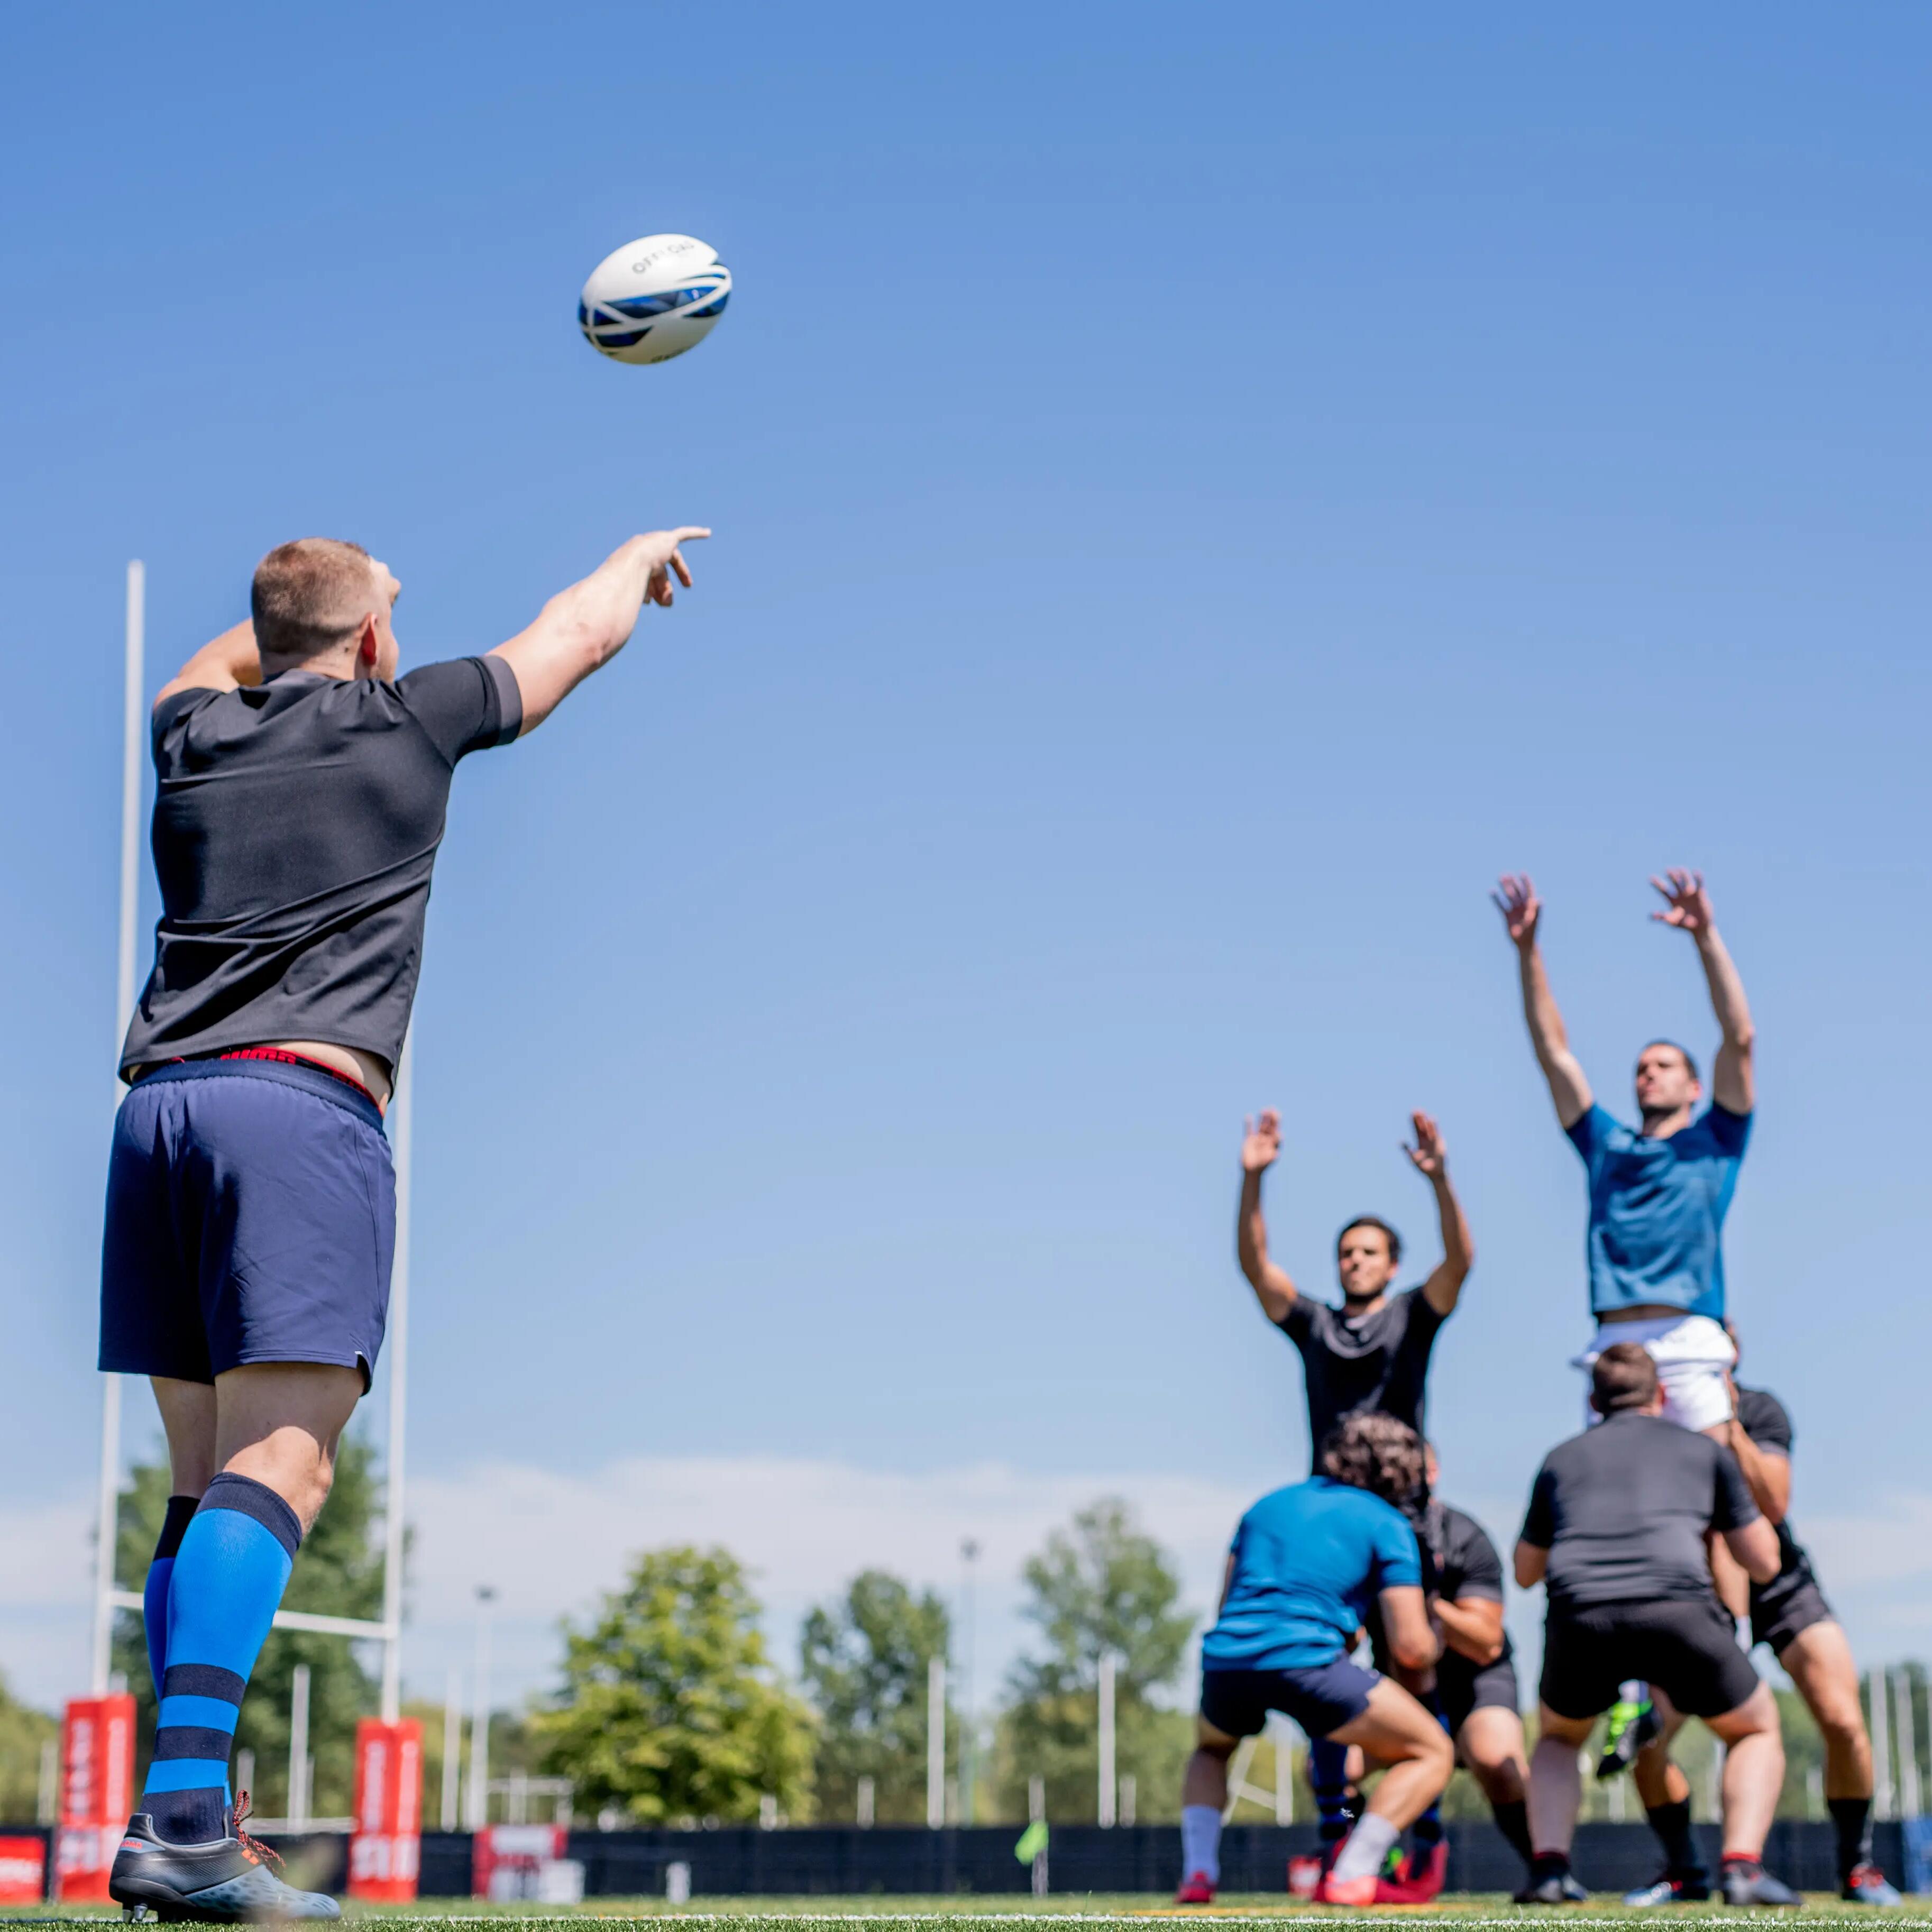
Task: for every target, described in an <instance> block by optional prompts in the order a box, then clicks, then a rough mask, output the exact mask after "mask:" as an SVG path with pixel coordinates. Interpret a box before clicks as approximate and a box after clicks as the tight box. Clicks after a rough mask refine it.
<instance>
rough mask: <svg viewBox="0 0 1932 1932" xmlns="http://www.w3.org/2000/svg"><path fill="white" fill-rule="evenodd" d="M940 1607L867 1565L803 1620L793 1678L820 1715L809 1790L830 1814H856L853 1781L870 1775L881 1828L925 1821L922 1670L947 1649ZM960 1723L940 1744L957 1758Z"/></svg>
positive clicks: (942, 1606) (943, 1608)
mask: <svg viewBox="0 0 1932 1932" xmlns="http://www.w3.org/2000/svg"><path fill="white" fill-rule="evenodd" d="M949 1639H950V1620H949V1619H948V1618H947V1613H946V1606H945V1604H944V1603H942V1602H941V1601H940V1599H939V1598H938V1597H936V1596H935V1595H933V1594H932V1592H931V1591H928V1592H926V1594H925V1595H922V1596H917V1597H916V1596H914V1595H913V1593H912V1592H911V1590H910V1589H909V1588H908V1587H907V1586H906V1585H905V1584H904V1583H901V1581H900V1580H899V1579H898V1577H892V1576H889V1575H888V1574H886V1572H885V1571H883V1570H867V1571H862V1573H861V1574H859V1575H858V1576H856V1577H853V1580H852V1582H851V1583H850V1586H849V1587H848V1588H847V1590H846V1592H845V1594H844V1595H843V1596H842V1597H841V1598H838V1599H836V1600H835V1601H833V1602H832V1603H830V1604H821V1605H820V1607H818V1608H817V1609H815V1610H812V1611H811V1613H809V1614H808V1616H806V1618H805V1628H804V1631H803V1633H802V1635H801V1637H800V1638H799V1653H800V1659H801V1663H800V1675H801V1676H802V1678H803V1679H804V1682H805V1692H806V1694H807V1695H808V1697H810V1698H811V1702H812V1703H813V1705H814V1707H815V1708H816V1709H817V1712H818V1718H819V1725H820V1729H819V1733H818V1751H817V1763H816V1770H817V1776H816V1797H817V1809H818V1814H819V1816H820V1817H821V1818H825V1819H829V1820H846V1819H850V1818H852V1817H856V1815H857V1806H858V1790H859V1779H860V1778H871V1780H872V1782H873V1803H874V1812H873V1815H874V1817H875V1818H876V1819H877V1820H878V1822H879V1823H880V1824H882V1825H886V1824H891V1825H914V1824H923V1823H925V1822H926V1673H927V1671H928V1670H929V1667H930V1666H931V1664H932V1660H933V1659H934V1658H935V1657H938V1658H944V1656H945V1655H946V1654H947V1644H948V1642H949ZM958 1739H959V1727H958V1725H957V1724H954V1723H951V1722H949V1723H948V1724H947V1745H948V1748H949V1750H950V1751H952V1752H953V1754H954V1756H955V1757H956V1756H957V1752H958Z"/></svg>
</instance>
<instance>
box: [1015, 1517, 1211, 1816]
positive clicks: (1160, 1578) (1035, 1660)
mask: <svg viewBox="0 0 1932 1932" xmlns="http://www.w3.org/2000/svg"><path fill="white" fill-rule="evenodd" d="M1023 1574H1024V1576H1025V1582H1026V1587H1027V1590H1028V1595H1029V1596H1030V1598H1031V1601H1030V1602H1029V1603H1028V1604H1027V1606H1026V1607H1025V1613H1024V1614H1025V1616H1027V1617H1028V1619H1030V1620H1031V1622H1034V1624H1036V1625H1038V1627H1039V1629H1040V1634H1041V1637H1042V1638H1043V1640H1044V1642H1043V1647H1042V1649H1040V1651H1038V1652H1036V1653H1035V1654H1034V1655H1031V1656H1028V1657H1024V1658H1022V1659H1021V1660H1020V1661H1019V1663H1018V1664H1016V1665H1015V1667H1014V1668H1013V1673H1012V1674H1011V1676H1010V1678H1009V1679H1008V1680H1007V1688H1008V1690H1009V1691H1010V1695H1011V1700H1012V1701H1011V1703H1010V1705H1009V1706H1008V1708H1007V1710H1006V1712H1004V1715H1002V1717H1001V1721H1000V1727H999V1734H998V1739H997V1742H996V1753H995V1754H996V1762H997V1766H998V1771H997V1777H998V1786H999V1790H1000V1797H1001V1806H1002V1808H1003V1809H1004V1811H1006V1812H1007V1814H1008V1815H1009V1816H1016V1817H1019V1816H1024V1815H1025V1807H1026V1793H1027V1783H1028V1779H1030V1778H1045V1780H1046V1798H1047V1815H1048V1816H1049V1818H1053V1819H1058V1820H1066V1821H1067V1822H1070V1823H1073V1822H1079V1821H1080V1820H1087V1819H1091V1818H1093V1817H1094V1816H1095V1815H1096V1813H1097V1808H1098V1791H1097V1784H1098V1773H1099V1751H1100V1745H1099V1736H1098V1732H1099V1694H1100V1658H1101V1657H1102V1655H1103V1654H1104V1653H1106V1652H1109V1651H1112V1652H1113V1653H1114V1655H1115V1658H1116V1659H1117V1660H1118V1661H1117V1663H1116V1664H1115V1697H1114V1710H1115V1763H1116V1766H1117V1768H1118V1770H1119V1772H1120V1773H1121V1775H1122V1776H1124V1777H1131V1778H1133V1780H1134V1781H1135V1784H1136V1814H1137V1815H1138V1816H1139V1817H1140V1818H1142V1819H1143V1820H1146V1819H1151V1818H1159V1817H1175V1816H1176V1815H1177V1814H1178V1811H1179V1809H1180V1805H1181V1770H1182V1768H1183V1766H1184V1764H1185V1763H1186V1760H1187V1754H1188V1752H1189V1751H1190V1749H1191V1748H1192V1745H1193V1720H1192V1719H1191V1718H1190V1717H1189V1716H1188V1715H1187V1713H1186V1712H1184V1711H1180V1710H1177V1709H1173V1708H1172V1706H1163V1705H1162V1704H1161V1703H1160V1702H1158V1701H1157V1694H1158V1693H1160V1692H1161V1691H1166V1690H1168V1689H1169V1688H1170V1687H1172V1685H1174V1683H1175V1680H1176V1679H1177V1678H1178V1676H1179V1675H1180V1673H1181V1661H1182V1658H1183V1657H1184V1654H1185V1652H1186V1651H1187V1640H1188V1638H1189V1637H1190V1636H1191V1635H1192V1634H1193V1629H1194V1617H1193V1613H1192V1612H1190V1611H1189V1610H1186V1609H1185V1608H1184V1607H1182V1606H1181V1601H1180V1598H1181V1580H1180V1577H1179V1576H1178V1574H1177V1573H1176V1571H1175V1567H1174V1564H1173V1562H1172V1559H1170V1558H1169V1556H1168V1555H1167V1553H1166V1552H1165V1551H1164V1550H1162V1548H1161V1547H1160V1545H1159V1544H1157V1543H1156V1542H1155V1541H1154V1539H1153V1538H1151V1537H1150V1536H1148V1535H1145V1534H1144V1533H1143V1532H1142V1530H1141V1529H1140V1528H1139V1525H1138V1524H1137V1523H1136V1520H1135V1518H1134V1514H1133V1511H1132V1509H1131V1508H1130V1507H1129V1506H1128V1505H1127V1504H1126V1503H1125V1502H1123V1501H1121V1499H1119V1498H1118V1497H1103V1499H1101V1500H1100V1501H1099V1502H1096V1503H1094V1504H1092V1505H1090V1506H1089V1507H1088V1508H1085V1509H1084V1510H1082V1511H1080V1512H1079V1514H1078V1515H1077V1516H1076V1517H1074V1519H1073V1523H1072V1524H1071V1525H1070V1527H1068V1528H1067V1529H1064V1530H1055V1532H1053V1534H1052V1535H1051V1536H1050V1537H1049V1538H1048V1539H1047V1543H1046V1548H1045V1549H1044V1550H1042V1551H1041V1552H1040V1554H1039V1555H1038V1556H1034V1557H1032V1558H1031V1559H1028V1563H1027V1565H1026V1568H1025V1571H1024V1572H1023Z"/></svg>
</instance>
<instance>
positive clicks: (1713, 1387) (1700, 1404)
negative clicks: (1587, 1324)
mask: <svg viewBox="0 0 1932 1932" xmlns="http://www.w3.org/2000/svg"><path fill="white" fill-rule="evenodd" d="M1613 1342H1637V1343H1642V1344H1643V1349H1644V1351H1645V1352H1646V1354H1647V1355H1649V1357H1650V1358H1651V1360H1652V1361H1654V1362H1655V1364H1657V1379H1658V1382H1660V1383H1661V1384H1662V1385H1663V1388H1664V1421H1666V1422H1674V1423H1676V1424H1677V1426H1678V1427H1679V1428H1680V1429H1695V1430H1700V1431H1702V1430H1706V1429H1715V1428H1716V1427H1718V1424H1720V1423H1721V1422H1728V1421H1730V1419H1731V1392H1730V1389H1729V1388H1727V1386H1726V1385H1725V1382H1724V1372H1725V1371H1726V1370H1727V1369H1729V1368H1730V1367H1733V1365H1734V1364H1736V1361H1737V1359H1738V1352H1737V1350H1736V1349H1735V1348H1734V1347H1733V1346H1732V1343H1731V1338H1730V1336H1728V1335H1727V1334H1725V1333H1724V1325H1723V1323H1721V1322H1713V1321H1712V1319H1711V1318H1710V1316H1708V1315H1661V1316H1652V1317H1651V1318H1650V1319H1648V1320H1646V1321H1643V1322H1601V1323H1599V1324H1598V1328H1597V1332H1596V1334H1595V1335H1593V1336H1592V1337H1591V1338H1590V1346H1589V1347H1588V1348H1587V1349H1585V1350H1584V1351H1583V1354H1581V1355H1578V1356H1577V1357H1576V1358H1574V1362H1573V1364H1572V1366H1573V1367H1577V1368H1580V1369H1581V1370H1583V1373H1584V1374H1585V1375H1586V1376H1587V1375H1588V1374H1589V1373H1590V1370H1591V1369H1592V1367H1594V1366H1595V1363H1596V1360H1597V1358H1598V1356H1599V1355H1601V1354H1602V1353H1603V1352H1604V1350H1605V1349H1607V1348H1608V1347H1609V1346H1610V1345H1611V1343H1613ZM1583 1409H1584V1412H1585V1415H1586V1417H1587V1418H1588V1419H1589V1423H1590V1424H1591V1425H1592V1427H1595V1424H1598V1423H1599V1422H1601V1421H1603V1419H1604V1418H1602V1417H1601V1415H1598V1413H1597V1412H1596V1411H1595V1409H1592V1408H1591V1406H1590V1397H1589V1391H1588V1390H1587V1389H1586V1391H1584V1394H1583Z"/></svg>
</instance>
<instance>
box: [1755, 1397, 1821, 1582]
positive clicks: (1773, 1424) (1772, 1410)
mask: <svg viewBox="0 0 1932 1932" xmlns="http://www.w3.org/2000/svg"><path fill="white" fill-rule="evenodd" d="M1738 1421H1739V1422H1740V1423H1741V1424H1742V1425H1743V1427H1744V1432H1745V1434H1746V1435H1747V1436H1749V1437H1750V1438H1751V1440H1752V1442H1754V1443H1755V1444H1756V1445H1757V1447H1758V1448H1760V1449H1762V1450H1763V1451H1766V1453H1767V1454H1770V1455H1773V1456H1782V1457H1784V1458H1785V1460H1787V1462H1788V1461H1790V1457H1791V1446H1792V1444H1793V1441H1794V1440H1795V1439H1796V1438H1795V1437H1794V1436H1793V1431H1792V1427H1791V1414H1790V1411H1789V1410H1788V1409H1787V1408H1786V1407H1785V1406H1784V1403H1781V1402H1780V1401H1779V1400H1778V1398H1777V1397H1776V1396H1775V1395H1773V1394H1772V1392H1771V1391H1769V1389H1754V1388H1742V1387H1740V1388H1739V1390H1738ZM1815 1580H1816V1577H1815V1576H1814V1572H1813V1571H1812V1568H1811V1556H1810V1555H1809V1553H1808V1552H1807V1551H1806V1550H1805V1546H1804V1545H1803V1544H1801V1543H1800V1542H1799V1541H1798V1539H1797V1538H1796V1537H1795V1536H1793V1535H1792V1533H1791V1525H1790V1521H1789V1520H1786V1521H1784V1522H1782V1523H1780V1524H1779V1525H1778V1574H1777V1575H1776V1576H1775V1577H1773V1578H1772V1580H1771V1581H1770V1582H1769V1583H1754V1584H1753V1585H1752V1586H1751V1598H1752V1601H1754V1602H1761V1601H1763V1598H1764V1597H1765V1596H1766V1593H1767V1592H1769V1594H1770V1595H1773V1596H1777V1595H1781V1594H1784V1593H1785V1592H1787V1589H1788V1587H1789V1586H1791V1585H1792V1584H1793V1583H1811V1582H1814V1581H1815Z"/></svg>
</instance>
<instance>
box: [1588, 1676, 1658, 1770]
mask: <svg viewBox="0 0 1932 1932" xmlns="http://www.w3.org/2000/svg"><path fill="white" fill-rule="evenodd" d="M1663 1730H1664V1727H1663V1725H1662V1724H1661V1723H1660V1722H1659V1721H1658V1715H1657V1708H1656V1706H1655V1705H1653V1704H1652V1703H1651V1701H1650V1699H1649V1696H1648V1695H1646V1697H1644V1698H1643V1700H1642V1701H1641V1702H1640V1703H1633V1702H1631V1701H1630V1700H1628V1699H1625V1698H1621V1697H1620V1698H1619V1699H1618V1700H1617V1701H1616V1703H1614V1704H1613V1705H1612V1706H1610V1727H1609V1728H1608V1729H1607V1730H1606V1731H1605V1732H1604V1751H1603V1755H1602V1756H1601V1757H1599V1758H1598V1760H1597V1775H1598V1778H1602V1779H1609V1778H1617V1777H1620V1776H1622V1774H1623V1773H1624V1772H1627V1771H1628V1770H1629V1769H1630V1768H1631V1766H1632V1765H1634V1763H1636V1762H1637V1753H1638V1752H1639V1751H1642V1750H1643V1748H1644V1746H1645V1745H1647V1744H1649V1742H1650V1741H1651V1739H1652V1738H1655V1737H1658V1736H1661V1735H1662V1734H1663Z"/></svg>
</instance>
